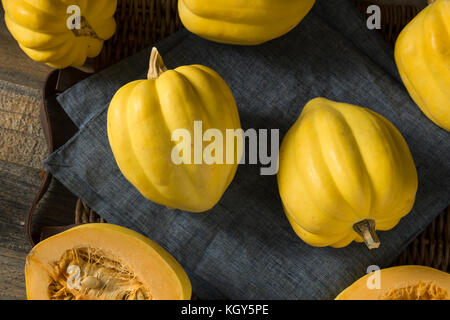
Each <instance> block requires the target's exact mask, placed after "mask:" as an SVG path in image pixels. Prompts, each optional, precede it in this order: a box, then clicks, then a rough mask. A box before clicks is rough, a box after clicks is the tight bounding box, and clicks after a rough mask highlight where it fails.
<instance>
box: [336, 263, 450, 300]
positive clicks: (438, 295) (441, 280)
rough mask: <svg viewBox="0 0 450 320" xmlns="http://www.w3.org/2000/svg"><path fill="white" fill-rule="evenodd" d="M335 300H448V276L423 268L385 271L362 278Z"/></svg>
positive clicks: (405, 267) (403, 267) (410, 267)
mask: <svg viewBox="0 0 450 320" xmlns="http://www.w3.org/2000/svg"><path fill="white" fill-rule="evenodd" d="M375 277H378V278H379V287H376V285H377V280H376V278H375ZM336 300H450V275H449V274H448V273H446V272H443V271H439V270H436V269H433V268H429V267H423V266H400V267H392V268H387V269H383V270H380V271H379V274H378V275H377V274H376V273H370V274H367V275H365V276H364V277H362V278H361V279H359V280H358V281H356V282H355V283H354V284H352V285H351V286H350V287H348V288H347V289H345V290H344V291H342V292H341V293H340V294H339V295H338V296H337V297H336Z"/></svg>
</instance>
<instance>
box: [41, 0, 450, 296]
mask: <svg viewBox="0 0 450 320" xmlns="http://www.w3.org/2000/svg"><path fill="white" fill-rule="evenodd" d="M157 47H158V49H159V50H160V52H161V54H162V56H163V57H164V60H165V62H166V64H167V66H168V67H170V68H175V67H178V66H181V65H186V64H196V63H199V64H203V65H206V66H209V67H211V68H213V69H214V70H216V71H217V72H219V74H221V75H222V77H223V78H224V79H225V80H226V81H227V83H228V84H229V86H230V87H231V89H232V91H233V93H234V96H235V98H236V101H237V105H238V108H239V113H240V117H241V121H242V126H243V128H244V129H248V128H255V129H259V128H268V129H272V128H279V129H280V133H281V136H284V134H285V133H286V132H287V130H288V129H289V127H290V126H291V125H292V124H293V123H294V122H295V120H296V119H297V117H298V116H299V114H300V112H301V110H302V107H303V106H304V105H305V104H306V103H307V102H308V101H309V100H310V99H312V98H315V97H318V96H323V97H327V98H329V99H332V100H336V101H342V102H348V103H353V104H356V105H361V106H365V107H368V108H370V109H372V110H374V111H376V112H378V113H380V114H382V115H383V116H385V117H386V118H388V119H389V120H390V121H391V122H393V124H394V125H395V126H396V127H397V128H398V129H399V130H400V131H401V133H402V134H403V136H404V137H405V139H406V140H407V142H408V144H409V146H410V149H411V151H412V154H413V157H414V160H415V163H416V166H417V169H418V173H419V191H418V194H417V201H416V203H415V206H414V209H413V211H412V212H411V213H410V214H409V215H408V216H407V217H405V218H404V219H402V220H401V222H400V223H399V225H398V226H397V227H395V228H394V229H393V230H390V231H386V232H379V235H380V238H381V242H382V245H381V247H380V248H379V249H377V250H373V251H369V250H368V249H367V248H365V246H364V245H363V244H359V243H354V244H352V245H350V246H348V247H346V248H344V249H333V248H314V247H310V246H308V245H306V244H305V243H303V242H302V241H301V240H300V239H299V238H298V237H297V236H296V235H295V233H294V232H293V231H292V229H291V227H290V225H289V223H288V221H287V219H286V217H285V215H284V213H283V209H282V206H281V200H280V197H279V195H278V188H277V183H276V176H260V174H259V169H260V168H259V166H257V165H241V166H240V167H239V169H238V173H237V175H236V178H235V179H234V181H233V182H232V184H231V186H230V187H229V189H228V190H227V191H226V192H225V194H224V196H223V198H222V200H221V201H220V203H219V204H218V205H217V206H216V207H215V208H213V209H212V210H211V211H209V212H207V213H202V214H192V213H186V212H181V211H177V210H175V211H173V210H169V209H167V208H165V207H162V206H160V205H157V204H154V203H152V202H151V201H148V200H146V199H145V198H143V197H142V196H141V194H140V193H139V192H138V191H137V190H136V189H135V188H134V187H133V186H132V185H131V184H130V183H129V182H127V180H126V179H125V178H124V177H123V176H122V174H121V173H120V171H119V169H118V167H117V165H116V163H115V161H114V158H113V155H112V153H111V150H110V147H109V144H108V139H107V136H106V112H107V106H108V103H109V101H110V99H111V97H112V95H113V94H114V93H115V91H116V90H117V89H118V88H120V87H121V86H122V85H124V84H125V83H127V82H129V81H132V80H136V79H141V78H145V74H146V69H147V64H148V58H149V54H150V49H149V50H144V51H143V52H141V53H139V54H137V55H135V56H133V57H131V58H129V59H127V60H124V61H123V62H121V63H119V64H117V65H115V66H113V67H111V68H109V69H107V70H105V71H103V72H101V73H98V74H96V75H93V76H92V77H90V78H88V79H86V80H84V81H82V82H81V83H79V84H77V85H75V86H74V87H72V88H70V89H69V90H68V91H66V92H65V93H64V94H62V95H61V96H60V97H59V102H60V103H61V105H62V106H63V107H64V109H65V110H66V112H67V113H68V114H69V116H70V117H71V118H72V119H73V121H74V122H75V123H76V124H77V125H78V126H79V128H80V131H79V132H78V134H77V135H76V136H75V137H73V138H72V139H71V140H70V141H69V142H68V143H67V144H66V145H64V146H63V147H62V148H61V149H60V150H58V151H56V152H55V153H54V154H52V155H51V156H50V157H49V158H48V159H47V160H46V161H45V165H46V166H47V168H48V169H49V170H50V171H51V172H52V173H53V175H54V176H55V177H56V178H57V179H58V180H59V181H61V182H62V183H63V184H64V185H65V186H66V187H67V188H69V189H70V190H71V191H72V192H73V193H74V194H76V195H77V196H79V197H80V198H81V199H83V200H85V201H86V202H87V204H88V205H89V206H90V207H92V208H93V209H94V210H96V211H97V212H98V213H99V214H100V215H102V216H103V217H104V218H106V219H107V220H108V221H109V222H111V223H115V224H119V225H123V226H126V227H130V228H132V229H134V230H136V231H138V232H141V233H143V234H145V235H147V236H148V237H150V238H151V239H153V240H155V241H157V242H158V243H160V244H161V245H162V246H163V247H165V248H166V249H167V250H168V251H169V252H170V253H171V254H172V255H174V256H175V257H176V259H177V260H178V261H180V263H181V264H182V265H183V266H184V267H185V268H186V270H187V272H188V274H189V276H190V278H191V280H192V283H193V289H194V291H195V292H196V293H197V294H198V295H199V296H200V297H202V298H204V299H213V298H231V299H255V298H260V299H331V298H334V297H335V296H336V294H337V293H338V292H339V291H341V290H342V289H344V288H345V287H346V286H348V285H349V284H351V282H352V281H354V280H356V279H357V278H358V277H360V276H362V275H364V274H365V272H366V269H367V267H368V266H370V265H378V266H380V267H386V266H389V265H390V264H391V263H392V262H393V260H394V259H395V258H396V256H397V255H398V254H399V253H400V252H401V251H402V250H403V249H404V248H405V246H406V245H407V244H408V243H409V242H410V241H411V240H412V239H414V238H415V237H416V236H417V235H418V234H419V233H420V232H421V231H423V230H424V228H425V227H426V226H427V225H428V224H429V223H430V222H431V221H432V220H433V218H434V217H435V216H436V215H437V214H439V212H441V210H442V209H444V208H445V207H446V206H447V205H448V204H449V203H450V144H449V137H450V134H449V133H448V132H446V131H444V130H442V129H440V128H439V127H437V126H436V125H434V124H433V123H432V122H431V121H429V120H428V119H427V118H426V117H425V116H424V115H423V114H422V113H421V111H420V110H419V108H418V107H417V106H416V105H415V104H414V102H413V101H412V100H411V99H410V97H409V96H408V93H407V92H406V90H405V89H404V87H403V85H402V83H401V82H400V79H399V76H398V74H397V71H396V69H395V64H394V62H393V52H392V50H391V49H390V48H389V47H388V45H387V44H385V43H384V42H383V40H382V39H381V37H380V36H379V35H378V34H377V33H376V31H369V30H368V29H367V28H366V24H365V21H364V20H363V19H362V17H361V16H360V14H359V13H358V12H357V11H356V9H355V8H354V7H353V5H352V4H351V1H348V0H337V1H328V0H321V1H318V3H317V4H316V7H315V8H314V10H313V11H312V12H311V13H310V14H309V15H308V16H307V17H306V18H305V20H304V21H303V22H302V23H301V24H300V25H299V26H298V27H297V28H295V29H294V30H293V31H292V32H290V33H289V34H288V35H286V36H284V37H282V38H280V39H277V40H274V41H271V42H269V43H266V44H264V45H261V46H257V47H239V46H228V45H222V44H216V43H212V42H209V41H206V40H203V39H200V38H199V37H197V36H195V35H192V34H190V33H188V32H187V31H185V30H183V31H180V32H178V33H176V34H175V35H172V36H171V37H169V38H167V39H165V40H164V41H162V42H161V43H159V44H158V45H157ZM186 192H189V191H187V190H186ZM299 196H301V195H299Z"/></svg>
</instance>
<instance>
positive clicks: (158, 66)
mask: <svg viewBox="0 0 450 320" xmlns="http://www.w3.org/2000/svg"><path fill="white" fill-rule="evenodd" d="M166 71H167V68H166V66H165V65H164V61H163V59H162V57H161V55H160V54H159V52H158V49H156V48H155V47H153V49H152V53H151V55H150V63H149V67H148V75H147V79H149V80H156V79H158V78H159V76H160V75H162V74H163V73H164V72H166Z"/></svg>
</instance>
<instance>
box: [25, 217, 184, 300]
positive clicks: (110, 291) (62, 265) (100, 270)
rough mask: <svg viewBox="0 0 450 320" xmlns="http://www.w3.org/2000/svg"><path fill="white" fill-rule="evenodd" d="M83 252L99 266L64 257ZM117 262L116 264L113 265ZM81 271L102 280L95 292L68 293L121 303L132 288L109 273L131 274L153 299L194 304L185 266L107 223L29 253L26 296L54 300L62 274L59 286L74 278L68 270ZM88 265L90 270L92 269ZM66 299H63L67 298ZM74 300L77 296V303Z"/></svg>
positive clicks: (154, 245)
mask: <svg viewBox="0 0 450 320" xmlns="http://www.w3.org/2000/svg"><path fill="white" fill-rule="evenodd" d="M80 248H84V249H86V250H88V251H89V253H90V254H89V255H87V256H88V257H89V256H91V257H92V259H94V257H95V255H99V254H100V253H101V256H100V259H97V260H95V261H96V262H97V263H95V264H94V263H91V264H84V266H85V267H83V264H82V263H81V262H80V259H78V257H77V256H75V257H73V258H72V259H70V260H67V261H65V260H64V259H62V257H64V256H65V253H66V252H67V251H70V250H80ZM112 261H114V262H112ZM69 265H75V266H80V267H81V273H80V275H79V276H80V278H81V279H80V280H82V281H81V284H83V283H84V282H83V280H84V279H85V278H86V277H88V276H90V277H95V278H96V279H98V280H99V282H100V283H99V286H98V287H97V288H94V289H92V290H89V288H88V287H86V286H84V284H83V286H82V288H80V290H79V291H75V290H70V288H69V290H68V291H71V292H72V293H73V294H74V295H75V296H76V299H83V300H94V299H104V300H116V299H121V296H120V295H119V296H117V293H118V292H119V291H122V292H123V291H126V290H130V289H131V290H132V289H133V284H132V283H127V282H123V278H124V277H125V276H127V275H126V274H123V273H122V275H124V276H123V277H122V276H120V274H119V275H118V274H117V273H114V272H111V271H110V272H107V271H105V270H107V269H112V270H114V269H116V268H118V267H120V268H121V269H122V270H127V271H129V272H131V275H132V277H129V278H132V280H133V278H136V279H137V280H138V281H139V282H140V283H141V284H142V287H144V288H146V289H148V290H149V292H150V294H151V296H150V297H149V298H150V299H152V300H189V299H190V298H191V294H192V287H191V282H190V280H189V278H188V276H187V274H186V273H185V271H184V270H183V268H182V266H181V265H180V264H179V263H178V262H177V261H176V260H175V258H174V257H173V256H172V255H170V254H169V253H168V252H167V251H166V250H165V249H164V248H162V247H161V246H160V245H158V244H157V243H156V242H154V241H152V240H150V239H148V238H147V237H145V236H143V235H141V234H139V233H137V232H135V231H133V230H130V229H127V228H124V227H121V226H117V225H113V224H107V223H88V224H84V225H81V226H78V227H74V228H71V229H69V230H67V231H64V232H62V233H59V234H57V235H55V236H52V237H50V238H48V239H45V240H43V241H41V242H40V243H38V244H37V245H36V246H35V247H34V248H33V249H32V250H31V251H30V253H29V254H28V256H27V259H26V264H25V280H26V289H27V298H28V299H29V300H53V299H52V298H54V297H52V296H51V294H50V291H51V290H49V285H50V284H51V282H53V281H54V278H55V277H56V275H57V274H59V273H61V274H60V276H61V277H59V280H60V285H62V286H64V287H66V289H67V287H68V286H67V284H66V282H69V281H70V280H69V278H70V274H67V271H66V270H68V268H67V267H68V266H69ZM87 266H88V267H87ZM63 297H64V296H63ZM73 298H74V297H72V299H73Z"/></svg>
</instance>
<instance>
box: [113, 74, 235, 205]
mask: <svg viewBox="0 0 450 320" xmlns="http://www.w3.org/2000/svg"><path fill="white" fill-rule="evenodd" d="M194 121H202V130H203V133H206V131H207V130H208V129H218V130H220V132H221V133H222V135H223V140H224V142H223V146H224V152H223V155H224V158H223V163H222V164H217V163H212V164H208V163H207V162H205V161H203V160H202V159H200V160H201V161H200V162H202V163H201V164H195V162H194V161H195V159H194V153H195V152H196V151H195V150H194V146H193V144H194V139H196V138H195V132H194ZM178 129H186V130H187V131H188V132H189V133H190V136H191V148H192V149H191V163H190V164H184V163H182V164H176V163H174V161H173V159H172V150H173V149H174V147H175V146H176V145H177V144H178V142H176V141H172V140H171V139H172V134H173V133H174V132H175V131H176V130H178ZM238 129H241V125H240V120H239V114H238V110H237V106H236V102H235V100H234V97H233V95H232V92H231V90H230V89H229V87H228V85H227V84H226V83H225V81H224V80H223V79H222V78H221V77H220V76H219V74H217V72H215V71H213V70H212V69H210V68H208V67H205V66H201V65H192V66H182V67H179V68H177V69H175V70H168V71H165V72H163V73H162V74H160V75H159V76H158V77H157V79H155V80H152V79H149V80H138V81H134V82H131V83H129V84H127V85H125V86H123V87H122V88H121V89H120V90H119V91H118V92H117V93H116V94H115V96H114V97H113V99H112V101H111V103H110V106H109V110H108V137H109V142H110V145H111V148H112V151H113V153H114V156H115V159H116V162H117V164H118V166H119V168H120V170H121V171H122V173H123V175H124V176H125V177H126V178H127V179H128V180H129V181H130V182H131V183H132V184H133V185H134V186H135V187H136V188H137V189H138V190H139V191H140V192H141V193H142V194H143V195H144V196H145V197H146V198H148V199H150V200H151V201H153V202H156V203H159V204H162V205H165V206H167V207H169V208H175V209H181V210H184V211H189V212H204V211H207V210H209V209H211V208H212V207H214V206H215V205H216V204H217V202H218V201H219V200H220V199H221V197H222V195H223V194H224V192H225V190H226V189H227V187H228V186H229V184H230V183H231V181H232V180H233V178H234V176H235V174H236V170H237V167H238V162H239V159H240V158H239V155H240V154H242V149H241V148H242V144H241V143H239V141H242V134H241V133H239V134H238V136H237V138H236V139H235V141H234V142H233V141H230V140H227V141H225V140H226V138H225V137H226V130H238ZM197 137H198V135H197ZM200 139H201V137H200ZM209 144H210V142H204V143H203V145H202V148H206V147H207V145H209ZM197 150H198V149H197ZM227 150H231V151H232V152H234V153H233V154H234V155H235V159H237V161H236V160H235V161H233V163H230V164H227V163H226V159H225V156H226V153H227ZM231 151H230V152H231Z"/></svg>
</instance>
